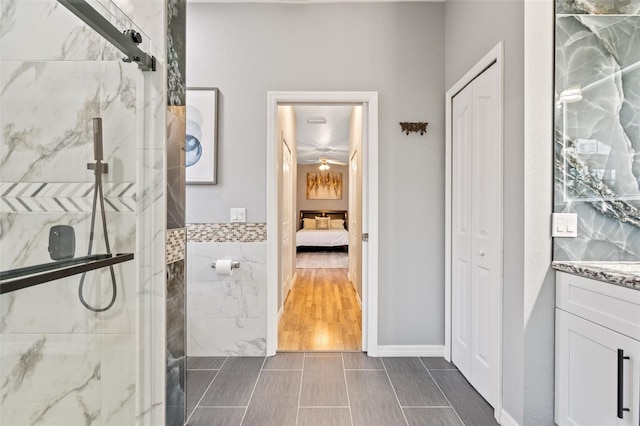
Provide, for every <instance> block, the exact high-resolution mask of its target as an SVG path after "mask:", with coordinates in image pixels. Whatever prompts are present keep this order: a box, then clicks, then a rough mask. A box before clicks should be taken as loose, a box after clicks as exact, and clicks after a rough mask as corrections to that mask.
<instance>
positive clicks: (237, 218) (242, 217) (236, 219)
mask: <svg viewBox="0 0 640 426" xmlns="http://www.w3.org/2000/svg"><path fill="white" fill-rule="evenodd" d="M246 221H247V209H245V208H244V207H243V208H232V209H231V223H246Z"/></svg>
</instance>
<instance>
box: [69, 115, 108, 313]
mask: <svg viewBox="0 0 640 426" xmlns="http://www.w3.org/2000/svg"><path fill="white" fill-rule="evenodd" d="M93 136H94V152H95V153H96V155H95V157H96V162H95V164H93V165H91V164H89V166H92V167H93V170H94V173H95V185H94V187H93V208H92V209H91V231H90V232H89V250H88V252H87V256H90V255H91V251H92V248H93V236H94V230H95V226H96V207H97V204H98V200H100V213H101V217H102V233H103V235H104V243H105V248H106V250H107V254H111V247H110V246H109V234H108V233H107V217H106V215H105V211H104V192H103V190H102V173H103V169H105V165H104V164H102V119H101V118H94V119H93ZM109 272H110V274H111V289H112V291H111V301H110V302H109V304H108V305H107V306H105V307H103V308H95V307H93V306H91V305H89V303H87V301H86V300H85V298H84V294H83V293H84V292H83V288H84V279H85V276H86V275H87V273H86V272H83V273H82V276H81V278H80V285H79V286H78V297H79V298H80V303H82V305H83V306H84V307H85V308H87V309H88V310H90V311H92V312H104V311H107V310H109V309H110V308H111V307H112V306H113V304H114V303H115V302H116V297H117V295H118V289H117V287H116V274H115V272H114V270H113V265H111V266H109Z"/></svg>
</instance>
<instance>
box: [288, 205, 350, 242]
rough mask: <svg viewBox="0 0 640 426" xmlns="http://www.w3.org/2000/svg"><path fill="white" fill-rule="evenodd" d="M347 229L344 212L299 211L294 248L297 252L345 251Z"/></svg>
mask: <svg viewBox="0 0 640 426" xmlns="http://www.w3.org/2000/svg"><path fill="white" fill-rule="evenodd" d="M325 227H326V228H325ZM318 228H321V229H318ZM347 228H348V222H347V212H346V211H344V210H301V211H300V226H299V230H298V232H296V247H297V248H298V251H302V250H304V249H308V250H318V249H323V250H326V249H341V250H346V249H347V247H348V246H349V231H347Z"/></svg>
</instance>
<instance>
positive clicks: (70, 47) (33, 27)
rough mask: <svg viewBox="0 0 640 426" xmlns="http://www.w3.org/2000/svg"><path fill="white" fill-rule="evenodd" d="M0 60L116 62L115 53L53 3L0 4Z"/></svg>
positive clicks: (14, 0)
mask: <svg viewBox="0 0 640 426" xmlns="http://www.w3.org/2000/svg"><path fill="white" fill-rule="evenodd" d="M1 5H2V11H3V19H2V22H1V23H0V34H1V35H2V37H0V52H2V60H25V61H63V60H67V61H96V60H102V59H103V58H110V59H111V60H120V56H121V55H120V54H119V53H118V51H117V50H116V49H115V48H113V47H112V46H110V45H109V44H108V43H106V42H105V41H104V39H103V38H102V37H101V36H100V35H99V34H98V33H96V32H95V31H94V30H92V29H91V28H89V27H88V26H87V25H86V24H85V23H84V22H82V21H81V20H80V19H79V18H78V17H76V16H75V15H73V14H72V13H71V12H70V11H68V10H67V9H66V8H65V7H63V6H62V5H60V4H59V3H58V2H57V1H53V0H41V1H20V0H2V4H1Z"/></svg>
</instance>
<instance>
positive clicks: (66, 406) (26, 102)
mask: <svg viewBox="0 0 640 426" xmlns="http://www.w3.org/2000/svg"><path fill="white" fill-rule="evenodd" d="M2 7H3V14H4V16H3V20H4V22H3V25H4V27H3V31H2V33H1V34H2V39H1V40H0V60H1V64H0V65H1V66H0V90H1V98H0V110H1V114H0V127H1V129H2V133H1V134H0V271H2V277H1V278H2V279H1V281H0V425H12V426H13V425H30V424H47V425H75V424H92V425H93V424H96V425H132V424H136V421H137V420H136V419H137V417H138V415H139V414H140V411H141V410H143V409H144V407H142V405H143V404H142V403H141V401H142V400H143V396H142V395H141V389H140V379H139V377H141V375H142V374H141V372H140V371H139V370H140V364H141V357H142V356H144V354H143V353H142V349H141V342H142V341H143V339H142V336H141V330H142V329H143V327H142V326H141V325H142V323H143V322H144V312H143V311H142V308H141V306H144V305H145V304H144V294H142V292H141V291H140V283H139V278H138V277H139V272H138V269H139V261H138V258H137V254H138V253H137V251H138V250H139V247H138V246H139V244H138V239H137V233H138V232H139V229H138V227H139V223H138V217H137V216H138V213H139V211H138V210H139V209H138V205H139V203H138V188H139V182H137V180H138V179H139V176H140V175H139V168H140V165H139V164H138V160H137V158H138V155H137V151H136V150H137V148H140V146H142V143H143V142H142V135H143V132H144V129H143V127H144V126H143V124H144V117H143V109H144V102H145V101H144V86H145V85H144V77H143V74H142V72H141V71H140V70H139V69H138V67H137V66H136V65H135V64H131V63H126V62H123V60H122V56H123V55H122V54H121V53H120V52H119V51H117V50H116V49H115V48H114V47H113V46H112V45H111V44H110V43H108V42H107V41H106V40H105V39H104V38H103V37H102V36H100V35H99V34H98V33H97V32H96V31H94V30H93V29H92V28H90V27H89V26H87V25H86V24H85V23H83V22H82V21H81V20H79V19H78V18H77V17H76V16H74V15H73V14H71V13H70V12H69V11H68V10H67V9H65V8H64V7H62V6H61V5H60V3H58V2H56V1H52V0H43V1H29V2H7V1H3V3H2ZM92 7H95V10H97V11H98V12H99V13H100V14H101V15H102V16H104V17H106V19H107V20H108V21H110V22H112V23H113V24H114V25H115V26H118V27H121V28H135V29H136V30H138V31H140V30H139V29H137V28H136V27H135V25H134V24H133V23H132V22H130V21H129V20H128V18H127V17H126V15H124V14H123V13H122V12H121V11H120V10H119V9H118V8H117V7H115V6H114V5H113V4H111V3H108V2H92ZM140 33H142V31H140ZM142 34H143V33H142ZM143 40H144V41H143V43H142V45H141V46H142V47H143V48H144V47H148V44H149V43H150V42H149V38H148V37H146V35H144V34H143Z"/></svg>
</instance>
